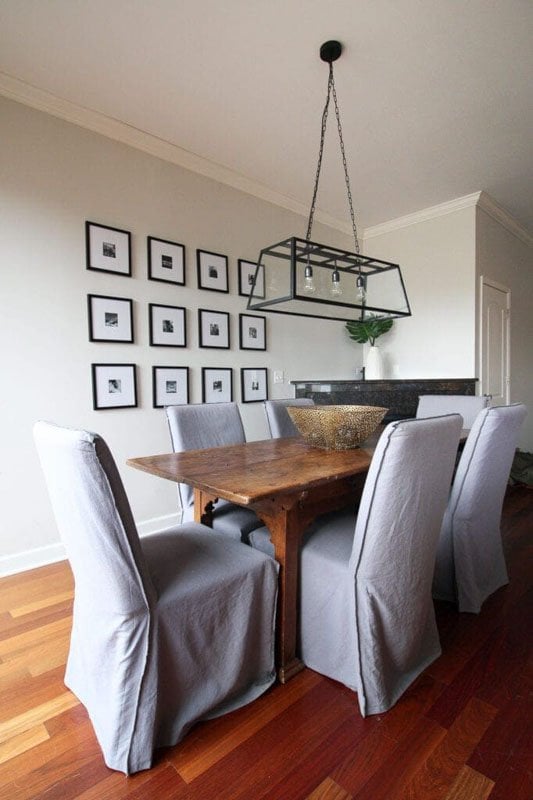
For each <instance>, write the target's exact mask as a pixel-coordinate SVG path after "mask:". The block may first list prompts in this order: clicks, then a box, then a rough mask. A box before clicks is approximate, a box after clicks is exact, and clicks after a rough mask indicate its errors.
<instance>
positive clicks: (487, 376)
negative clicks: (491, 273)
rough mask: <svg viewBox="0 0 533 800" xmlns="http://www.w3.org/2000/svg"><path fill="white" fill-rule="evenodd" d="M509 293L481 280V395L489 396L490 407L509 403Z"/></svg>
mask: <svg viewBox="0 0 533 800" xmlns="http://www.w3.org/2000/svg"><path fill="white" fill-rule="evenodd" d="M510 318H511V292H510V291H509V289H507V288H506V287H505V286H501V285H500V284H497V283H495V282H494V281H490V280H489V279H488V278H482V279H481V348H480V382H481V394H488V395H490V396H491V401H490V404H491V405H494V406H501V405H505V404H506V403H509V402H510V400H509V385H510V375H509V343H510V336H509V329H510Z"/></svg>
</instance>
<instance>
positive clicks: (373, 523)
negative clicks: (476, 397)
mask: <svg viewBox="0 0 533 800" xmlns="http://www.w3.org/2000/svg"><path fill="white" fill-rule="evenodd" d="M461 426H462V421H461V417H460V416H459V415H458V414H451V415H448V416H445V417H437V418H432V419H419V420H404V421H400V422H392V423H390V424H389V425H388V426H387V427H386V428H385V430H384V432H383V434H382V435H381V437H380V439H379V442H378V445H377V447H376V450H375V453H374V457H373V459H372V463H371V465H370V469H369V472H368V477H367V480H366V482H365V487H364V490H363V494H362V497H361V503H360V506H359V512H358V515H357V522H356V527H355V536H354V543H353V548H352V554H351V559H350V566H351V568H352V569H353V572H354V577H355V586H356V601H355V604H356V615H357V625H356V628H357V637H358V651H359V665H360V666H359V670H360V672H359V679H360V687H361V691H360V697H359V702H360V705H361V711H362V713H363V714H365V713H376V712H375V710H373V709H375V708H383V707H388V706H390V705H392V703H393V702H395V700H396V699H397V698H398V697H399V696H400V695H401V694H402V692H403V691H405V688H406V686H408V685H409V683H410V682H411V681H412V680H413V679H414V676H416V674H418V673H419V671H420V669H421V668H423V666H422V667H421V665H424V666H425V665H427V663H429V662H430V661H431V660H433V659H434V658H436V656H437V655H438V653H439V652H440V645H439V639H438V632H437V628H436V623H435V616H434V611H433V604H432V597H431V583H432V578H433V570H434V564H435V552H436V548H437V540H438V536H439V531H440V527H441V523H442V517H443V513H444V509H445V507H446V501H447V498H448V493H449V490H450V484H451V480H452V473H453V467H454V462H455V456H456V453H457V447H458V444H459V436H460V431H461ZM358 692H359V689H358ZM384 698H385V700H384Z"/></svg>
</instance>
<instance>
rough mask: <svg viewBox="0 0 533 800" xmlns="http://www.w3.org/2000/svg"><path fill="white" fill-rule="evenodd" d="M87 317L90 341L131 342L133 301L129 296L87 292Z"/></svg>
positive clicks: (132, 337)
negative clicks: (111, 295)
mask: <svg viewBox="0 0 533 800" xmlns="http://www.w3.org/2000/svg"><path fill="white" fill-rule="evenodd" d="M87 318H88V323H89V341H90V342H120V343H122V344H132V343H133V341H134V334H133V301H132V300H130V299H129V298H127V297H110V296H108V295H103V294H88V295H87Z"/></svg>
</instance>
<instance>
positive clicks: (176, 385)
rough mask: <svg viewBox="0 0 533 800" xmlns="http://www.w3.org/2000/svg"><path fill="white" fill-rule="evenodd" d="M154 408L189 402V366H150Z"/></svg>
mask: <svg viewBox="0 0 533 800" xmlns="http://www.w3.org/2000/svg"><path fill="white" fill-rule="evenodd" d="M152 389H153V399H154V408H164V406H182V405H186V404H187V403H188V402H189V367H152Z"/></svg>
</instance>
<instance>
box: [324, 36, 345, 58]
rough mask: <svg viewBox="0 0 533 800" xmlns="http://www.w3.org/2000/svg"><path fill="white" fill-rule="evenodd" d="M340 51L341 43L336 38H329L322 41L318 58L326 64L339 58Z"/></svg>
mask: <svg viewBox="0 0 533 800" xmlns="http://www.w3.org/2000/svg"><path fill="white" fill-rule="evenodd" d="M341 53H342V44H341V43H340V42H338V41H337V40H336V39H330V41H329V42H324V44H323V45H322V47H321V48H320V58H321V59H322V61H327V62H328V64H331V63H332V62H333V61H337V59H338V58H340V56H341Z"/></svg>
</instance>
